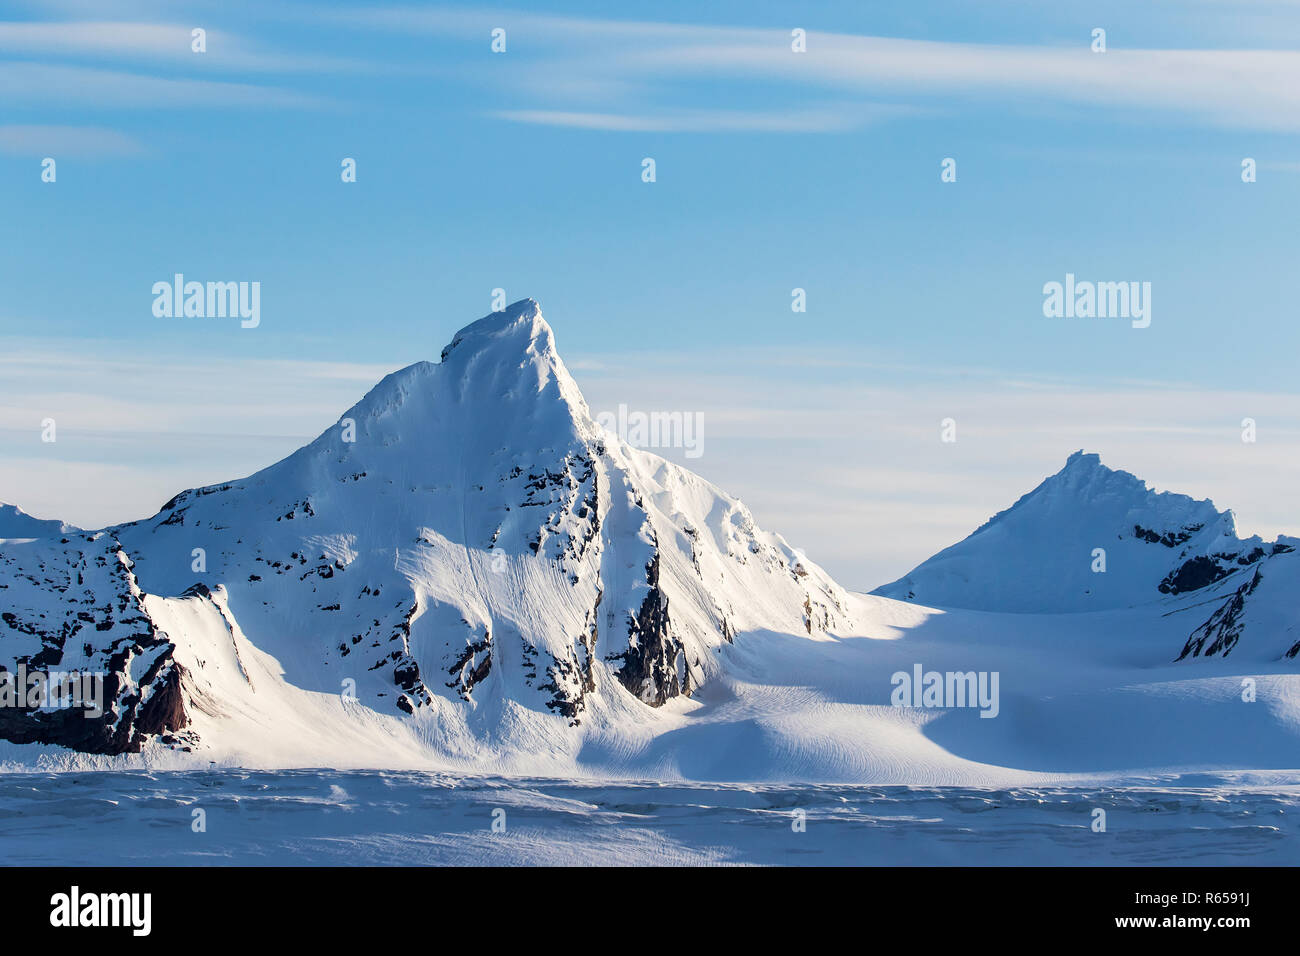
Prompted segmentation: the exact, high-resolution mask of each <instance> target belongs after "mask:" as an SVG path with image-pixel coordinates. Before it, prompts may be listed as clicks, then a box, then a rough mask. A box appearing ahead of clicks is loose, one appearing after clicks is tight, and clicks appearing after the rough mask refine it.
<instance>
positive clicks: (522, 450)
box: [0, 300, 1300, 786]
mask: <svg viewBox="0 0 1300 956" xmlns="http://www.w3.org/2000/svg"><path fill="white" fill-rule="evenodd" d="M1093 539H1097V540H1098V541H1100V542H1105V546H1106V547H1107V557H1108V568H1107V572H1106V573H1105V574H1094V573H1093V572H1092V571H1091V570H1090V568H1089V564H1090V561H1091V558H1090V546H1091V545H1092V542H1093ZM1288 547H1289V546H1288V545H1286V544H1285V543H1284V542H1279V544H1278V545H1275V546H1272V547H1266V546H1264V545H1263V544H1262V542H1258V541H1256V540H1253V539H1252V540H1248V541H1240V540H1238V539H1237V538H1236V536H1235V534H1234V533H1233V531H1232V527H1231V516H1230V515H1224V514H1221V513H1219V512H1217V511H1216V510H1215V509H1214V508H1213V506H1212V505H1210V504H1209V503H1208V502H1194V501H1192V500H1191V499H1188V498H1184V497H1181V496H1176V495H1153V494H1151V493H1150V492H1148V491H1147V490H1146V489H1145V486H1143V485H1142V484H1141V482H1139V481H1138V480H1137V479H1135V478H1133V477H1132V476H1130V475H1126V474H1124V473H1122V472H1113V471H1110V470H1109V469H1106V468H1103V467H1102V466H1101V465H1100V462H1099V461H1098V460H1097V459H1096V456H1087V455H1082V454H1078V455H1075V456H1072V457H1071V459H1070V461H1069V463H1068V464H1067V466H1066V468H1065V469H1064V470H1063V471H1062V472H1061V473H1060V474H1059V475H1057V476H1054V477H1053V478H1051V479H1048V481H1047V482H1044V484H1043V485H1042V486H1040V488H1039V489H1037V490H1036V491H1035V492H1033V493H1031V494H1030V495H1027V496H1026V497H1025V498H1023V499H1021V501H1020V502H1018V503H1017V504H1016V505H1015V506H1014V507H1013V508H1011V509H1009V510H1008V511H1006V512H1003V513H1002V514H1001V515H999V516H998V517H996V518H994V519H993V520H992V521H990V522H989V524H988V525H986V526H985V527H984V528H982V529H980V530H979V531H977V532H976V533H975V534H974V535H972V536H971V538H969V539H967V541H966V542H963V543H962V544H960V545H957V546H954V548H951V549H948V551H945V552H943V553H941V554H940V555H937V556H936V557H935V558H933V559H931V561H930V562H926V563H925V564H923V565H922V566H921V567H920V568H918V569H917V571H916V572H913V575H911V576H909V578H910V581H909V583H908V584H907V585H906V590H905V592H904V593H901V594H899V597H901V598H905V599H904V600H894V599H891V597H886V596H878V595H877V596H867V595H855V594H850V593H847V592H845V591H844V590H843V589H842V588H840V587H839V586H838V585H836V584H835V583H834V582H833V581H832V580H830V578H829V577H828V576H827V575H826V574H825V573H824V572H823V571H822V570H821V569H820V568H818V567H817V566H816V565H814V564H812V563H811V562H809V561H807V560H806V559H802V558H800V557H799V556H798V555H797V554H796V553H795V552H794V551H793V550H792V549H791V548H790V547H789V546H788V545H787V544H786V543H785V542H784V540H783V539H781V538H780V537H779V536H777V535H775V534H771V533H769V532H765V531H763V530H761V529H760V528H758V527H757V525H756V524H755V522H754V520H753V517H752V516H751V515H750V513H749V512H748V510H747V509H746V508H745V507H744V506H743V505H742V504H741V503H740V502H739V501H737V500H736V499H734V498H732V497H730V496H728V495H727V494H725V493H724V492H722V491H720V490H719V489H717V488H715V487H713V486H712V485H710V484H709V483H708V482H706V481H704V480H703V479H702V478H700V477H698V476H696V475H694V474H692V473H690V472H687V471H685V470H684V469H682V468H679V467H677V466H676V465H673V464H671V463H668V462H666V461H664V460H662V459H660V458H658V457H657V456H654V455H652V454H649V453H647V452H644V451H640V450H637V449H634V448H632V447H629V446H628V445H627V444H626V443H624V442H623V441H621V440H620V439H619V438H618V437H617V436H615V435H612V434H608V433H606V432H604V431H603V430H602V429H600V428H599V427H598V426H597V425H596V423H595V422H594V421H593V420H592V418H591V415H590V413H589V412H588V409H587V407H586V404H585V402H584V401H583V399H582V396H581V394H580V393H579V390H578V388H577V386H576V384H575V383H574V381H573V379H572V378H571V377H570V376H569V374H568V372H567V370H566V369H565V367H564V364H563V362H562V361H561V359H560V357H559V355H558V354H557V352H556V349H555V343H554V336H553V334H552V332H551V329H550V328H549V326H548V325H547V324H546V322H545V321H544V320H543V319H542V316H541V313H540V310H539V309H538V307H537V304H536V303H535V302H532V301H531V300H525V301H523V302H519V303H515V304H514V305H512V306H511V307H509V308H508V309H507V310H506V311H505V312H503V313H497V314H493V315H490V316H488V317H486V318H484V319H482V320H480V321H478V322H476V323H474V324H472V325H470V326H468V327H467V328H465V329H464V330H462V331H461V332H460V333H458V334H457V335H456V337H455V338H454V339H453V341H452V343H451V344H450V345H449V346H448V347H447V348H446V349H445V350H444V351H443V354H442V356H441V361H439V362H438V363H429V362H421V363H418V364H416V365H412V366H410V367H408V368H406V369H403V370H401V371H398V372H395V373H393V374H392V375H390V376H388V377H387V378H385V379H384V380H383V381H381V382H380V383H379V384H378V385H377V386H376V387H375V388H374V389H372V390H371V391H370V393H369V394H367V395H366V396H365V397H364V398H363V399H362V400H361V401H360V402H358V403H357V404H356V405H355V406H353V407H352V408H351V409H349V410H348V411H347V412H345V413H344V415H343V416H341V418H340V420H339V422H338V423H337V424H336V425H335V426H333V427H331V428H330V429H327V430H326V431H325V432H324V433H323V434H322V435H321V436H320V437H319V438H317V439H316V440H315V441H313V442H311V443H310V444H308V445H306V446H305V447H303V448H302V449H300V450H298V451H297V452H295V453H294V454H292V455H290V456H289V457H288V458H286V459H284V460H283V461H281V462H279V463H277V464H275V465H272V466H271V467H269V468H267V469H265V470H263V471H261V472H258V473H257V474H254V475H251V476H249V477H247V478H244V479H240V480H235V481H229V482H225V483H222V484H219V485H213V486H209V487H205V488H197V489H192V490H189V491H185V492H182V493H181V494H179V495H177V496H176V497H175V498H173V499H172V500H171V501H169V502H167V503H166V504H165V505H164V506H163V508H162V510H161V511H160V512H159V513H158V514H157V515H155V516H153V517H152V518H149V519H147V520H143V521H138V522H134V523H131V524H128V525H123V526H120V527H115V528H109V529H106V530H104V531H101V532H96V533H94V534H85V533H80V534H78V533H71V532H69V533H67V534H64V535H63V536H62V537H54V538H49V537H47V538H44V539H41V540H38V541H25V542H5V543H4V544H3V545H0V603H2V604H3V605H4V607H5V614H6V615H7V616H5V617H4V618H3V620H4V622H5V624H7V625H8V627H7V629H6V628H0V640H2V641H3V644H0V648H3V651H4V653H3V657H0V661H9V662H12V664H13V665H16V664H17V663H19V662H28V661H34V660H36V659H37V658H38V657H39V658H40V660H41V661H43V662H46V663H49V664H59V663H63V664H69V663H71V664H76V663H81V664H82V665H83V666H87V667H92V668H99V669H102V670H104V671H107V672H109V673H110V675H111V676H110V684H111V686H112V688H113V694H112V695H110V696H111V699H112V700H113V701H114V706H113V707H112V708H110V712H109V714H107V715H106V716H105V717H104V718H103V720H102V721H101V723H100V724H98V725H95V726H94V727H92V728H89V729H87V728H85V727H82V728H81V731H82V732H81V733H80V734H79V735H75V736H74V735H72V734H71V732H70V731H69V729H68V728H67V727H55V726H47V725H44V724H42V722H41V720H40V719H39V715H34V714H30V713H27V712H19V714H18V725H15V726H11V727H9V728H8V729H6V727H5V725H4V724H0V737H4V738H5V739H7V740H10V741H14V742H15V743H18V744H21V746H14V747H6V748H5V750H4V753H5V755H6V756H7V757H9V758H10V759H11V760H13V761H15V762H16V763H18V764H29V765H30V764H31V762H33V761H36V760H39V761H43V762H44V763H45V764H50V765H53V766H58V767H64V768H81V769H87V768H123V767H152V768H160V767H161V768H186V767H193V766H207V765H208V764H209V762H213V763H217V764H227V765H238V766H246V767H304V766H329V767H339V768H349V767H350V768H366V767H370V768H386V769H398V768H407V769H442V770H453V771H456V772H465V771H473V772H476V773H509V774H543V775H550V776H557V775H558V776H590V775H597V776H603V777H620V778H641V779H646V778H651V779H686V780H701V781H740V780H750V781H795V780H799V781H820V782H827V783H903V784H913V785H950V784H960V785H970V786H1010V785H1013V784H1023V783H1026V782H1030V783H1046V782H1053V781H1055V782H1071V781H1076V780H1078V779H1083V778H1087V779H1095V778H1099V777H1105V778H1107V779H1116V778H1121V777H1122V778H1132V777H1135V776H1137V777H1143V776H1144V775H1149V774H1151V773H1154V772H1161V773H1165V772H1186V771H1194V770H1195V771H1199V770H1211V769H1213V770H1249V771H1259V770H1267V771H1288V770H1289V769H1291V768H1293V767H1294V766H1295V765H1296V764H1297V762H1298V761H1297V760H1296V757H1295V754H1296V753H1297V752H1298V751H1297V746H1296V745H1297V743H1300V739H1298V735H1300V686H1297V677H1296V676H1295V674H1294V671H1295V663H1294V654H1292V655H1291V656H1290V657H1288V656H1287V650H1288V648H1290V647H1291V646H1292V645H1293V644H1294V643H1295V641H1296V639H1297V635H1291V634H1290V633H1289V628H1290V626H1291V625H1290V623H1289V618H1288V611H1289V608H1288V605H1289V597H1288V595H1289V594H1290V593H1292V591H1293V589H1292V588H1291V587H1290V585H1289V583H1288V582H1290V581H1291V579H1292V578H1293V577H1294V571H1293V570H1292V565H1293V564H1294V563H1295V560H1294V558H1293V556H1292V555H1290V554H1289V552H1288V550H1287V549H1288ZM1257 551H1262V552H1263V553H1262V554H1257V553H1256V552H1257ZM1080 554H1082V558H1080V557H1079V555H1080ZM1202 557H1203V558H1205V559H1206V560H1208V561H1209V562H1210V564H1212V565H1213V569H1211V568H1208V567H1205V566H1203V565H1202V564H1201V563H1198V562H1197V561H1196V559H1197V558H1202ZM1079 563H1082V571H1079V569H1078V568H1077V567H1076V565H1077V564H1079ZM1215 569H1217V570H1215ZM1220 571H1221V572H1223V573H1219V572H1220ZM1252 581H1256V582H1257V584H1256V585H1255V587H1254V588H1253V589H1248V593H1245V594H1244V595H1243V593H1242V588H1243V586H1244V585H1246V584H1249V583H1250V582H1252ZM1193 585H1195V586H1193ZM893 587H894V588H895V591H896V592H897V590H898V589H899V588H900V587H901V585H895V586H893ZM886 590H888V589H886ZM917 601H929V602H931V603H934V604H941V605H943V604H946V605H949V609H948V610H937V609H935V608H932V607H925V606H921V605H919V604H917V603H916V602H917ZM963 604H964V605H965V607H966V608H968V609H962V610H958V609H956V608H959V607H961V606H962V605H963ZM981 607H984V608H989V610H978V609H969V608H981ZM1048 611H1050V612H1053V613H1043V612H1048ZM1061 611H1069V612H1071V613H1057V612H1061ZM1202 632H1204V633H1205V634H1206V636H1207V639H1206V640H1204V641H1201V642H1200V643H1199V644H1198V643H1197V635H1198V634H1201V633H1202ZM1180 656H1181V660H1180V659H1179V658H1180ZM918 665H920V666H921V667H923V668H924V669H926V670H930V669H935V670H939V671H949V670H953V671H958V670H959V671H962V672H967V671H976V672H996V673H997V674H998V675H999V676H1000V701H999V706H998V709H997V716H996V718H995V719H986V718H983V717H981V716H980V714H979V713H978V712H977V711H976V710H974V709H970V708H927V707H898V706H894V700H893V691H894V683H893V680H892V675H894V674H895V673H896V672H900V671H902V672H911V671H912V669H913V668H914V667H916V666H918ZM6 666H10V665H6ZM10 669H12V667H10ZM1247 678H1248V679H1249V680H1251V681H1253V686H1254V688H1255V690H1254V694H1255V696H1254V697H1253V698H1252V699H1251V700H1250V701H1249V702H1247V701H1246V700H1244V699H1243V693H1242V686H1243V684H1242V682H1243V680H1245V679H1247ZM87 720H88V719H87ZM1081 727H1087V728H1088V730H1087V732H1081V730H1080V728H1081ZM20 731H21V732H20ZM68 747H71V748H73V749H75V750H77V751H80V753H71V752H69V751H68V750H67V749H66V748H68Z"/></svg>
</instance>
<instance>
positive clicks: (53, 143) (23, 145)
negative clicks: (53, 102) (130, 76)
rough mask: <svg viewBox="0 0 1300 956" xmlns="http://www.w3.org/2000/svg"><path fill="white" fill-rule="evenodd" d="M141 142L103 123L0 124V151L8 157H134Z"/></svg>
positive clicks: (140, 151)
mask: <svg viewBox="0 0 1300 956" xmlns="http://www.w3.org/2000/svg"><path fill="white" fill-rule="evenodd" d="M142 152H144V147H143V146H141V145H140V142H139V141H138V140H136V139H135V138H134V137H132V136H128V135H127V134H126V133H123V132H120V131H119V130H115V129H107V128H105V127H102V126H21V125H15V126H0V153H3V154H6V155H10V156H49V155H52V154H55V153H57V154H58V155H61V156H82V157H84V156H136V155H139V154H140V153H142Z"/></svg>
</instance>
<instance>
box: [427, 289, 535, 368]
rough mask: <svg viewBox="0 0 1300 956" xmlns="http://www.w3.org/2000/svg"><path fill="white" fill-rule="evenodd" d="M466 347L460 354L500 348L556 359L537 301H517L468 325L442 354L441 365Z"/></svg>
mask: <svg viewBox="0 0 1300 956" xmlns="http://www.w3.org/2000/svg"><path fill="white" fill-rule="evenodd" d="M462 344H465V348H464V349H461V351H466V350H468V351H480V350H483V349H491V350H493V351H495V350H497V349H501V348H512V349H518V350H519V351H520V352H521V353H523V352H526V353H529V354H534V355H541V354H547V353H549V354H551V355H555V336H554V334H553V333H552V332H551V327H550V326H549V325H547V324H546V319H544V318H542V307H541V306H540V305H538V303H537V300H536V299H520V300H519V301H518V302H513V303H511V304H510V305H508V306H506V307H505V308H504V309H503V310H501V311H500V312H489V313H488V314H487V315H485V316H483V318H481V319H479V320H478V321H477V322H471V323H470V324H469V325H467V326H465V327H464V328H463V329H461V330H460V331H459V332H457V333H456V334H455V335H454V336H453V337H452V340H451V343H450V344H449V345H448V346H447V347H446V348H445V349H443V350H442V359H441V360H442V361H444V362H445V361H447V357H448V356H449V355H451V354H452V352H453V351H455V350H457V349H458V348H460V347H461V346H462Z"/></svg>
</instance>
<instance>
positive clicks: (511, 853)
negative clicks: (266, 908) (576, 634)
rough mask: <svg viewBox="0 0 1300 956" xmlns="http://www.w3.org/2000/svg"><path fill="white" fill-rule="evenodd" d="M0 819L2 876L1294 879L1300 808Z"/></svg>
mask: <svg viewBox="0 0 1300 956" xmlns="http://www.w3.org/2000/svg"><path fill="white" fill-rule="evenodd" d="M1098 811H1102V812H1104V813H1105V818H1104V819H1105V823H1106V830H1105V832H1098V831H1096V830H1094V829H1093V822H1094V820H1096V819H1098V817H1097V812H1098ZM0 814H3V816H4V818H5V851H6V856H5V859H6V862H7V863H10V864H18V865H39V866H45V865H65V866H84V865H86V863H87V862H88V861H93V862H94V863H95V864H96V865H111V864H116V865H127V866H129V865H152V866H158V865H180V866H188V865H193V866H211V865H246V866H261V865H276V866H300V865H301V866H305V865H327V866H360V865H372V866H373V865H407V866H423V865H466V866H504V865H549V866H556V865H606V866H608V865H640V866H683V865H690V866H712V865H735V864H768V865H770V864H778V865H779V864H785V865H797V866H817V865H822V866H843V865H876V866H892V865H903V864H906V865H948V866H952V865H966V866H970V865H985V866H989V865H992V866H1005V865H1009V864H1022V865H1038V866H1063V865H1071V866H1095V865H1111V866H1143V865H1146V866H1174V865H1189V866H1212V865H1223V864H1236V865H1240V864H1252V865H1273V866H1281V865H1290V866H1294V865H1296V864H1297V863H1300V841H1298V840H1297V839H1296V837H1297V835H1298V834H1297V819H1298V818H1300V790H1298V789H1297V788H1296V787H1295V786H1291V785H1278V784H1276V783H1267V782H1266V783H1264V784H1263V785H1261V783H1260V781H1259V780H1247V779H1241V778H1237V777H1233V776H1228V777H1208V776H1202V777H1196V778H1183V779H1171V780H1151V781H1147V782H1145V783H1141V784H1137V785H1134V786H1131V787H1126V788H1122V789H1117V788H1110V787H1096V788H1056V787H1019V788H1012V789H1004V790H993V789H972V788H964V787H956V788H954V787H944V788H934V787H864V786H846V785H836V784H814V785H802V786H798V787H792V786H780V785H754V784H749V785H741V784H721V785H703V784H663V783H647V782H644V781H642V782H636V781H617V782H608V781H595V780H578V781H572V780H571V781H563V780H554V779H528V778H513V779H505V778H499V777H485V776H478V775H475V776H459V775H449V774H436V773H427V772H395V771H352V772H345V771H336V770H289V771H277V772H265V771H261V772H259V771H244V770H218V771H211V772H185V773H157V772H152V773H143V772H141V773H122V772H101V773H23V774H15V775H4V776H2V777H0ZM494 823H496V824H497V828H496V829H495V830H494V829H493V824H494ZM70 833H71V834H73V835H74V838H73V839H69V835H70Z"/></svg>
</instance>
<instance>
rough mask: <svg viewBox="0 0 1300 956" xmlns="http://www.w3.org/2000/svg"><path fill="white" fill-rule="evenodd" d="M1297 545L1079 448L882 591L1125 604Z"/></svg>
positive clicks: (1001, 605) (1024, 607)
mask: <svg viewBox="0 0 1300 956" xmlns="http://www.w3.org/2000/svg"><path fill="white" fill-rule="evenodd" d="M1290 547H1292V543H1290V542H1288V541H1284V540H1283V539H1279V540H1278V542H1277V543H1275V544H1273V545H1268V544H1266V543H1265V542H1264V541H1263V540H1262V539H1260V538H1258V537H1254V538H1248V539H1244V540H1243V539H1241V538H1239V537H1238V536H1237V531H1236V521H1235V519H1234V518H1233V515H1232V513H1231V512H1229V511H1219V510H1218V509H1217V508H1216V507H1215V506H1214V503H1213V502H1211V501H1209V500H1197V499H1195V498H1191V497H1189V496H1187V495H1181V494H1175V493H1173V492H1157V491H1154V490H1152V489H1151V488H1150V487H1148V485H1147V484H1146V482H1144V481H1143V480H1142V479H1140V478H1138V477H1136V476H1135V475H1133V474H1130V473H1129V472H1127V471H1120V470H1117V469H1113V468H1109V467H1107V466H1106V465H1104V464H1102V462H1101V458H1100V456H1098V455H1096V454H1091V453H1087V452H1084V451H1076V452H1075V453H1074V454H1072V455H1070V457H1069V458H1068V459H1067V460H1066V463H1065V466H1064V467H1063V468H1062V469H1061V470H1060V471H1058V472H1057V473H1056V474H1054V475H1052V476H1050V477H1048V478H1047V479H1045V480H1044V481H1042V482H1041V483H1040V484H1039V485H1038V487H1036V488H1035V489H1034V490H1033V491H1031V492H1029V493H1028V494H1026V495H1024V496H1023V497H1021V498H1020V499H1019V500H1018V501H1016V503H1015V504H1013V505H1012V506H1011V507H1010V508H1008V509H1006V510H1005V511H1002V512H999V513H998V514H996V515H994V516H993V517H992V518H990V519H989V520H988V521H987V522H985V523H984V524H983V525H981V526H980V527H979V528H977V529H976V530H975V531H974V532H973V533H972V534H971V535H970V536H969V537H968V538H966V539H965V540H963V541H961V542H959V543H957V544H955V545H953V546H952V547H949V548H946V549H944V550H943V551H940V552H939V553H938V554H936V555H935V556H934V557H932V558H930V559H929V560H927V561H925V562H923V563H922V564H920V565H919V566H918V567H916V568H915V569H913V570H912V571H911V572H909V573H908V574H907V575H905V576H904V577H902V578H900V579H899V580H898V581H895V582H893V583H892V584H887V585H885V586H883V587H881V588H878V589H877V590H876V592H875V593H877V594H881V595H884V596H885V597H893V598H898V599H900V600H906V601H915V602H918V603H922V604H929V605H934V606H939V607H969V608H978V609H980V610H1000V611H1020V612H1036V611H1083V610H1099V609H1103V608H1113V607H1128V606H1132V605H1137V604H1144V603H1149V602H1151V601H1156V600H1160V599H1161V598H1162V597H1163V596H1173V595H1178V594H1182V593H1185V592H1188V591H1194V590H1198V589H1199V588H1202V587H1205V586H1206V585H1208V584H1212V583H1214V582H1216V581H1219V580H1220V579H1222V578H1226V577H1228V576H1230V575H1233V574H1237V573H1239V572H1241V571H1242V570H1244V569H1245V568H1246V567H1248V566H1250V565H1252V564H1254V563H1255V562H1256V561H1258V560H1260V559H1261V558H1264V557H1267V556H1268V555H1270V554H1273V553H1275V552H1276V551H1278V550H1289V549H1290Z"/></svg>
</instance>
